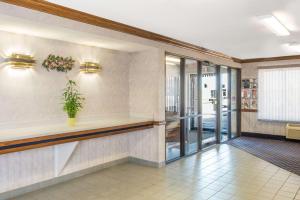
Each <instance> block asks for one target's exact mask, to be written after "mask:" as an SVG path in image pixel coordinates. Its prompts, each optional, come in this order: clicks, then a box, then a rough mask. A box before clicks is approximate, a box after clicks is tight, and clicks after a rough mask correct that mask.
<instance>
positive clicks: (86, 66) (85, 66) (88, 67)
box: [80, 62, 102, 73]
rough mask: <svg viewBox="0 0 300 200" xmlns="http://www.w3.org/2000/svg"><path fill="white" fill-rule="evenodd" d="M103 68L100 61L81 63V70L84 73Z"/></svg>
mask: <svg viewBox="0 0 300 200" xmlns="http://www.w3.org/2000/svg"><path fill="white" fill-rule="evenodd" d="M101 69H102V68H101V66H100V64H99V63H94V62H84V63H82V64H80V72H83V73H98V72H100V70H101Z"/></svg>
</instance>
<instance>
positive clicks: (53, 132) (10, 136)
mask: <svg viewBox="0 0 300 200" xmlns="http://www.w3.org/2000/svg"><path fill="white" fill-rule="evenodd" d="M154 124H159V122H154V121H153V120H150V119H141V118H115V119H105V120H96V121H89V122H82V123H78V124H76V126H74V127H69V126H67V125H66V124H53V125H45V126H40V127H30V128H22V129H7V130H0V154H4V153H11V152H16V151H22V150H28V149H33V148H39V147H45V146H50V145H55V144H62V143H67V142H73V141H80V140H86V139H91V138H97V137H104V136H109V135H115V134H120V133H124V132H130V131H137V130H143V129H148V128H153V126H154Z"/></svg>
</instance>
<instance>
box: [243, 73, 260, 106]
mask: <svg viewBox="0 0 300 200" xmlns="http://www.w3.org/2000/svg"><path fill="white" fill-rule="evenodd" d="M241 92H242V95H241V96H242V112H257V81H256V79H254V78H248V79H243V80H242V91H241Z"/></svg>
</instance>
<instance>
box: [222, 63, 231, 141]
mask: <svg viewBox="0 0 300 200" xmlns="http://www.w3.org/2000/svg"><path fill="white" fill-rule="evenodd" d="M229 75H230V69H229V68H228V67H225V66H220V79H221V80H220V82H221V85H220V89H221V91H220V98H221V120H220V121H221V124H220V132H221V137H220V138H221V142H224V141H227V140H228V139H229V138H230V135H229V133H230V128H231V127H230V125H229V122H230V112H231V110H230V89H229V87H230V82H229Z"/></svg>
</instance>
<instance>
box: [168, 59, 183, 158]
mask: <svg viewBox="0 0 300 200" xmlns="http://www.w3.org/2000/svg"><path fill="white" fill-rule="evenodd" d="M165 113H166V122H167V124H166V159H167V160H172V159H175V158H178V157H180V120H179V117H180V59H179V58H177V57H173V56H172V57H171V56H166V108H165Z"/></svg>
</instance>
